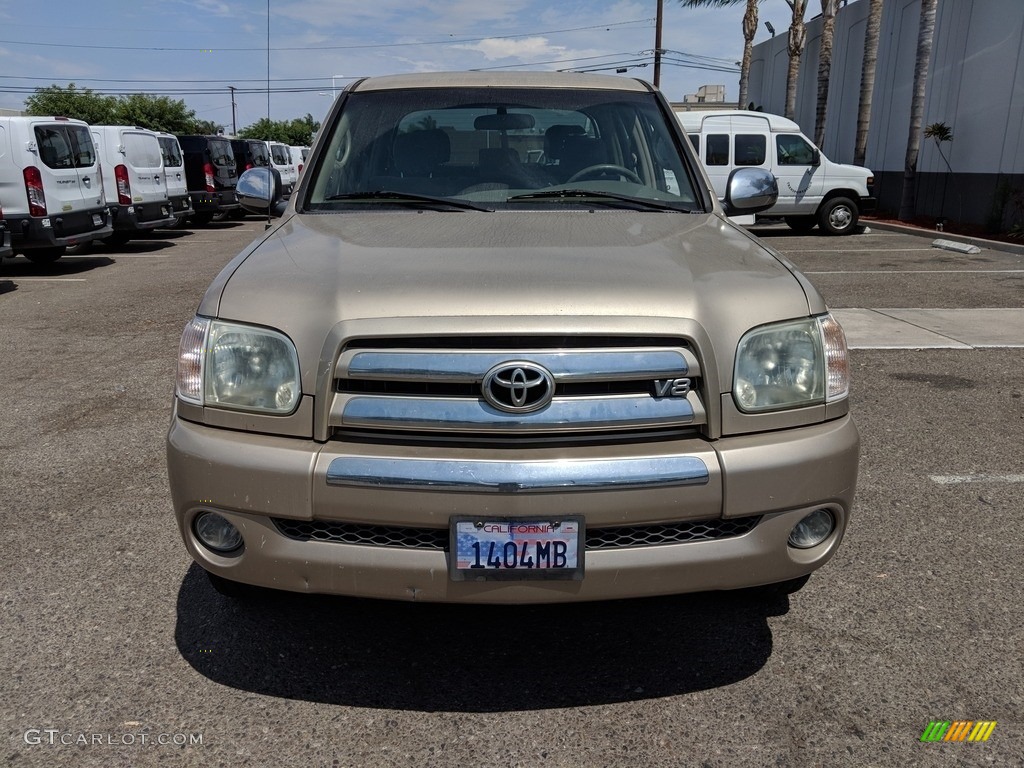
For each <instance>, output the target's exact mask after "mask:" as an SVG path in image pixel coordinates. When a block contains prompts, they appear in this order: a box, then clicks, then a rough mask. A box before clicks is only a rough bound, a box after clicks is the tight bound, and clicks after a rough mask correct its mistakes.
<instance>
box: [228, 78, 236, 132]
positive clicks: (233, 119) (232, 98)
mask: <svg viewBox="0 0 1024 768" xmlns="http://www.w3.org/2000/svg"><path fill="white" fill-rule="evenodd" d="M228 90H229V91H231V135H232V136H237V135H238V124H237V123H236V121H235V86H233V85H229V86H228Z"/></svg>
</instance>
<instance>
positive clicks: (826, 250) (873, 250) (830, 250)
mask: <svg viewBox="0 0 1024 768" xmlns="http://www.w3.org/2000/svg"><path fill="white" fill-rule="evenodd" d="M932 250H934V248H886V249H885V252H886V253H902V252H909V251H932ZM877 252H878V249H877V248H807V249H802V248H801V249H797V248H787V249H786V253H877Z"/></svg>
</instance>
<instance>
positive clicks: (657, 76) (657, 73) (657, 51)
mask: <svg viewBox="0 0 1024 768" xmlns="http://www.w3.org/2000/svg"><path fill="white" fill-rule="evenodd" d="M664 11H665V0H658V17H657V19H656V20H655V22H654V87H655V88H660V87H661V20H662V16H663V15H664Z"/></svg>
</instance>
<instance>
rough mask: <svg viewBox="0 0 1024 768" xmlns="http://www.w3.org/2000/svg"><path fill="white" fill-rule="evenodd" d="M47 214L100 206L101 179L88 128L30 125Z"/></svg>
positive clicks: (76, 124)
mask: <svg viewBox="0 0 1024 768" xmlns="http://www.w3.org/2000/svg"><path fill="white" fill-rule="evenodd" d="M32 135H33V137H34V139H35V145H36V153H37V156H38V157H39V165H38V166H37V167H38V168H39V173H40V176H41V177H42V182H43V184H42V186H43V190H44V193H45V196H46V209H47V213H48V214H50V215H60V214H62V213H65V214H66V213H72V212H80V211H87V210H96V209H99V208H102V207H103V179H102V178H101V177H100V166H99V158H98V156H97V153H96V148H95V146H94V145H93V141H92V136H90V135H89V127H88V126H87V125H85V124H84V123H77V122H76V123H71V122H67V123H64V122H59V121H56V122H54V121H47V122H42V121H40V122H38V123H33V124H32Z"/></svg>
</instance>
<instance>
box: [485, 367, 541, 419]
mask: <svg viewBox="0 0 1024 768" xmlns="http://www.w3.org/2000/svg"><path fill="white" fill-rule="evenodd" d="M482 388H483V395H484V400H486V401H487V402H488V403H489V404H491V405H492V406H494V407H495V408H497V409H498V410H500V411H506V412H508V413H529V412H530V411H536V410H539V409H541V408H543V407H544V406H546V405H547V404H548V403H550V402H551V398H552V397H554V395H555V379H554V377H553V376H552V375H551V372H550V371H549V370H548V369H547V368H545V367H544V366H541V365H537V364H536V363H527V362H524V361H520V360H516V361H512V362H508V363H499V364H498V365H496V366H494V367H493V368H491V370H489V371H488V372H487V373H486V374H485V375H484V381H483V387H482Z"/></svg>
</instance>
